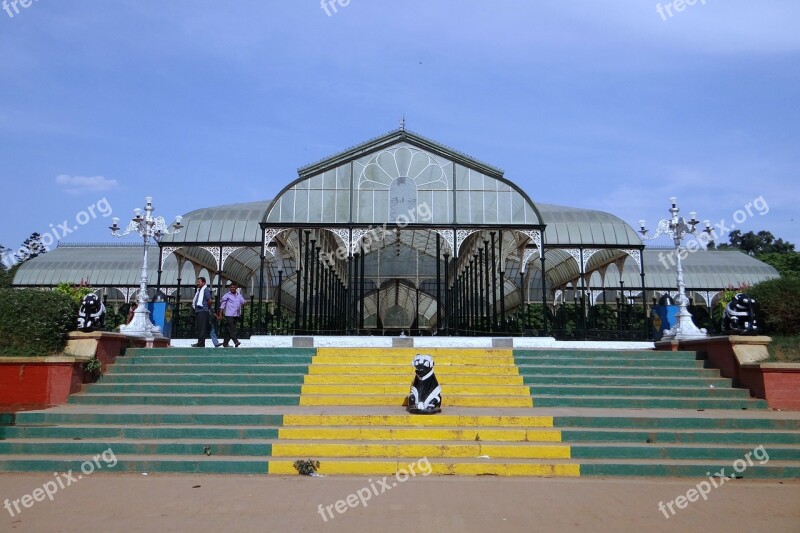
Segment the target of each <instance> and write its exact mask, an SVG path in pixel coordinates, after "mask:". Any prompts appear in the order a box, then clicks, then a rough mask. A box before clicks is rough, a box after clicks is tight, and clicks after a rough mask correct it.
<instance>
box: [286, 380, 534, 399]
mask: <svg viewBox="0 0 800 533" xmlns="http://www.w3.org/2000/svg"><path fill="white" fill-rule="evenodd" d="M440 385H441V387H442V395H445V396H448V397H449V396H451V395H454V394H475V395H479V394H496V395H505V396H530V395H531V390H530V388H529V387H526V386H524V385H448V386H445V385H443V384H441V383H440ZM410 388H411V384H410V383H405V384H397V385H394V384H391V383H390V384H371V385H368V384H363V383H350V384H342V383H335V384H324V385H303V386H302V387H301V388H300V394H302V395H306V394H394V395H399V396H401V397H402V396H404V395H408V393H409V390H410Z"/></svg>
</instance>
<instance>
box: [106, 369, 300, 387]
mask: <svg viewBox="0 0 800 533" xmlns="http://www.w3.org/2000/svg"><path fill="white" fill-rule="evenodd" d="M304 377H305V376H304V374H253V375H250V374H244V375H243V374H219V373H211V374H146V373H140V374H134V373H124V374H120V373H116V372H109V373H108V374H105V375H104V376H103V377H101V378H100V380H99V381H98V384H100V383H101V384H104V385H105V384H112V383H113V384H133V383H174V384H180V383H184V384H187V383H188V384H191V383H208V384H223V383H237V384H243V385H244V384H261V385H267V384H270V383H282V384H286V385H302V384H303V383H304Z"/></svg>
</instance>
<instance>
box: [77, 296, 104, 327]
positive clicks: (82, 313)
mask: <svg viewBox="0 0 800 533" xmlns="http://www.w3.org/2000/svg"><path fill="white" fill-rule="evenodd" d="M105 326H106V306H105V305H103V301H102V300H101V299H100V297H99V296H97V295H96V294H87V295H86V296H84V297H83V300H81V308H80V310H79V311H78V329H79V330H81V331H94V330H96V329H103V328H104V327H105Z"/></svg>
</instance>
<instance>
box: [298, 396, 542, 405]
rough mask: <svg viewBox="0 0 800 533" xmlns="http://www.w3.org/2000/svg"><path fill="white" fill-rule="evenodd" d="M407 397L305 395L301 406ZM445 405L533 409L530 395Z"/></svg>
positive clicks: (454, 399) (451, 400)
mask: <svg viewBox="0 0 800 533" xmlns="http://www.w3.org/2000/svg"><path fill="white" fill-rule="evenodd" d="M404 399H405V396H399V395H397V394H303V395H302V396H301V397H300V405H304V406H312V405H313V406H323V405H328V406H334V405H350V406H357V405H371V406H401V405H402V403H403V400H404ZM442 403H443V404H444V405H447V406H451V407H532V406H533V402H532V401H531V397H530V396H528V395H514V396H510V395H488V394H486V395H480V396H469V395H457V396H450V397H448V398H446V399H444V400H443V402H442Z"/></svg>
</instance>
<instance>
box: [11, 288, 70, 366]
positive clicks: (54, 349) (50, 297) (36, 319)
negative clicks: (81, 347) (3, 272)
mask: <svg viewBox="0 0 800 533" xmlns="http://www.w3.org/2000/svg"><path fill="white" fill-rule="evenodd" d="M77 311H78V307H77V306H76V304H75V303H74V302H73V301H72V300H71V299H70V297H69V296H67V295H65V294H61V293H58V292H54V291H48V290H39V289H0V317H2V320H0V355H6V356H42V355H52V354H54V353H59V352H61V351H62V350H63V349H64V346H65V345H66V343H67V332H69V331H70V330H73V329H75V326H76V324H77Z"/></svg>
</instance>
